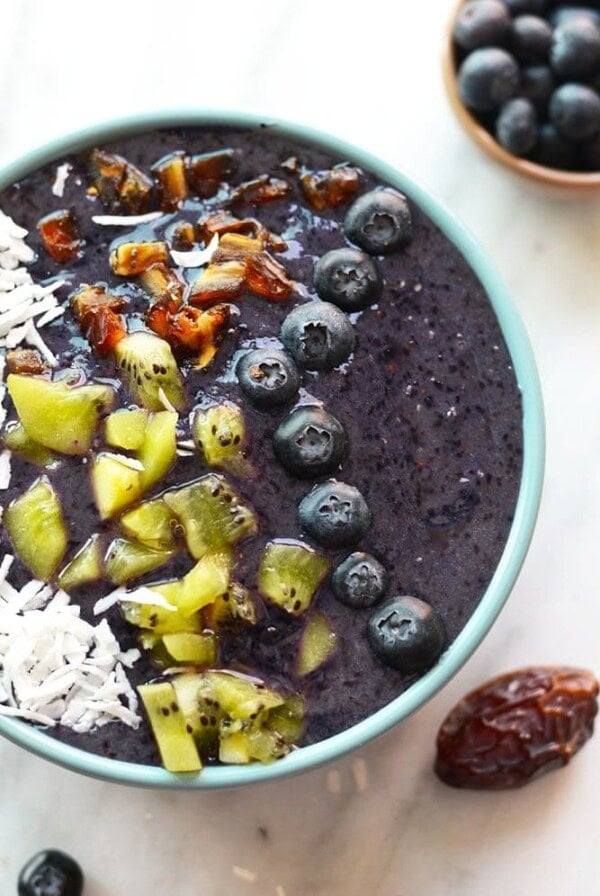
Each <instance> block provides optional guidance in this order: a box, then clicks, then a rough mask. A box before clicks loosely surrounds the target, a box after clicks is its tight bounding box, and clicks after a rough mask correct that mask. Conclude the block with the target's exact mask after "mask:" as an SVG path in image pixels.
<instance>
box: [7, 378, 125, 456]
mask: <svg viewBox="0 0 600 896" xmlns="http://www.w3.org/2000/svg"><path fill="white" fill-rule="evenodd" d="M6 384H7V386H8V391H9V392H10V397H11V398H12V400H13V404H14V406H15V408H16V411H17V414H18V415H19V419H20V421H21V423H22V425H23V428H24V429H25V432H26V433H27V435H28V436H29V438H30V439H33V440H34V442H37V443H38V444H40V445H43V446H44V447H45V448H50V449H52V450H53V451H58V452H59V453H61V454H86V453H87V451H89V448H90V445H91V442H92V438H93V437H94V433H95V431H96V428H97V426H98V422H99V420H100V417H101V416H102V415H103V414H104V413H106V412H107V411H108V410H110V408H111V406H112V404H113V402H114V397H115V393H114V390H113V389H111V387H110V386H102V385H86V386H69V385H67V383H65V382H63V381H56V382H51V381H50V380H46V379H41V378H39V377H33V376H27V375H25V374H18V373H11V374H10V375H9V376H8V378H7V380H6Z"/></svg>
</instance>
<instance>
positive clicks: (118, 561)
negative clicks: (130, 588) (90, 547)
mask: <svg viewBox="0 0 600 896" xmlns="http://www.w3.org/2000/svg"><path fill="white" fill-rule="evenodd" d="M171 556H172V552H171V551H155V550H154V549H153V548H149V547H147V546H146V545H143V544H136V542H134V541H127V539H125V538H115V540H114V541H113V542H112V543H111V545H110V546H109V548H108V552H107V554H106V561H105V573H106V578H107V579H108V580H109V581H110V582H112V583H113V584H114V585H123V584H124V583H125V582H129V581H131V579H136V578H138V576H143V575H144V574H145V573H147V572H151V571H152V570H153V569H157V567H159V566H162V565H163V564H164V563H166V562H167V561H168V560H170V558H171Z"/></svg>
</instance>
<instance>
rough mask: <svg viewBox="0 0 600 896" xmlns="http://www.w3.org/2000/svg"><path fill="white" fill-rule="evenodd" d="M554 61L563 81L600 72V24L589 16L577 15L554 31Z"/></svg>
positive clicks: (552, 49) (556, 70) (575, 79)
mask: <svg viewBox="0 0 600 896" xmlns="http://www.w3.org/2000/svg"><path fill="white" fill-rule="evenodd" d="M550 64H551V66H552V68H553V69H554V71H555V72H556V73H557V75H558V76H559V77H560V78H562V79H563V81H580V80H581V79H584V80H585V79H586V78H590V77H592V76H593V75H595V74H596V73H597V72H598V71H600V27H599V26H598V25H597V24H596V23H595V22H593V21H592V20H591V19H590V18H589V17H588V16H573V17H572V18H570V19H568V20H567V21H566V22H563V24H562V25H559V26H558V28H556V29H555V30H554V35H553V37H552V48H551V50H550Z"/></svg>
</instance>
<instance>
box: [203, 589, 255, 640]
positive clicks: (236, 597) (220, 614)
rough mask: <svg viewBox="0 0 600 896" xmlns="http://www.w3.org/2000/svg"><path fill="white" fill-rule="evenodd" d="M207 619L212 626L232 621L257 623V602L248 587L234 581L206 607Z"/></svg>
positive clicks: (217, 626)
mask: <svg viewBox="0 0 600 896" xmlns="http://www.w3.org/2000/svg"><path fill="white" fill-rule="evenodd" d="M204 613H205V619H206V622H207V624H208V625H209V626H210V627H211V628H215V629H218V628H219V627H220V626H223V625H228V624H230V623H232V622H247V623H249V624H250V625H255V623H256V620H257V613H256V604H255V603H254V601H253V599H252V596H251V594H250V592H249V591H248V589H247V588H244V586H243V585H240V584H239V582H232V583H231V584H230V585H229V588H228V589H227V591H225V592H224V593H223V594H220V595H219V597H217V599H216V600H215V601H214V603H212V604H210V605H209V606H208V607H206V609H205V611H204Z"/></svg>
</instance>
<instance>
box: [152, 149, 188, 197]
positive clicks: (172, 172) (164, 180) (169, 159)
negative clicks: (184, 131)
mask: <svg viewBox="0 0 600 896" xmlns="http://www.w3.org/2000/svg"><path fill="white" fill-rule="evenodd" d="M150 170H151V172H152V176H153V177H154V182H155V184H156V192H157V194H158V201H159V204H160V207H161V209H162V210H163V211H165V212H171V211H174V210H175V209H176V208H177V207H178V206H179V203H180V202H182V200H184V199H185V198H186V196H187V195H188V184H187V178H186V167H185V153H184V152H183V150H177V151H176V152H171V153H169V154H168V155H166V156H163V157H162V159H159V160H158V162H155V163H154V165H153V166H152V168H151V169H150Z"/></svg>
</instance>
